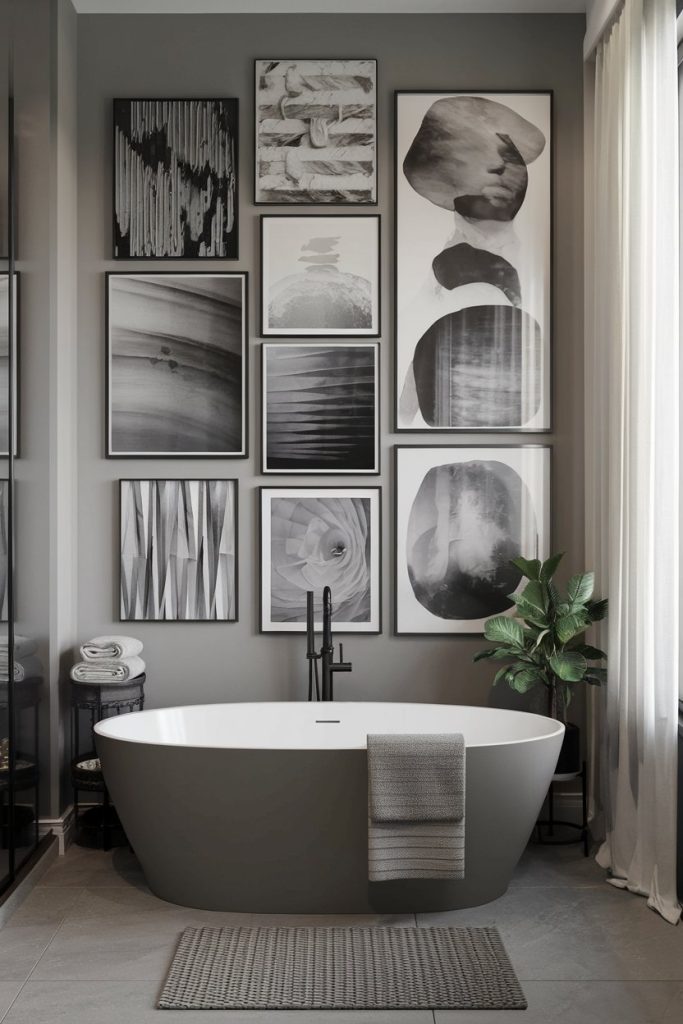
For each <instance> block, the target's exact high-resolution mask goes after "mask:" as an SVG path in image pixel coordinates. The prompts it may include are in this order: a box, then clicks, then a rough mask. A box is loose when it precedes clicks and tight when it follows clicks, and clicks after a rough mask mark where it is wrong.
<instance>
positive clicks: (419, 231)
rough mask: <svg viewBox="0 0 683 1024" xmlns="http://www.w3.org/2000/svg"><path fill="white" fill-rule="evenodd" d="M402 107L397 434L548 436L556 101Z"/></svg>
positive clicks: (522, 98)
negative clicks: (507, 432)
mask: <svg viewBox="0 0 683 1024" xmlns="http://www.w3.org/2000/svg"><path fill="white" fill-rule="evenodd" d="M396 104H397V110H396V114H397V139H396V214H397V243H396V249H397V252H396V312H397V317H396V324H397V328H396V329H397V358H396V408H397V424H396V425H397V429H398V430H415V431H419V430H437V431H451V430H453V431H457V430H498V431H500V430H529V431H531V430H547V429H549V426H550V298H551V296H550V238H551V156H550V153H551V144H552V140H551V96H550V94H549V93H502V94H490V95H489V94H487V95H480V94H476V95H474V94H467V93H445V94H444V93H412V92H411V93H406V92H399V93H397V95H396Z"/></svg>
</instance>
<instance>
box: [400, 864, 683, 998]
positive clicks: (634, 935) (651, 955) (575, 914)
mask: <svg viewBox="0 0 683 1024" xmlns="http://www.w3.org/2000/svg"><path fill="white" fill-rule="evenodd" d="M418 923H419V924H421V925H429V924H451V925H455V926H457V925H462V926H465V925H496V926H497V927H498V929H499V930H500V933H501V936H502V938H503V941H504V942H505V946H506V948H507V951H508V954H509V956H510V959H511V961H512V963H513V966H514V967H515V970H516V971H517V974H518V976H519V978H520V979H522V980H524V979H529V980H535V981H545V980H563V981H577V980H584V979H586V980H588V979H592V980H595V981H621V980H624V981H680V980H683V928H675V927H673V926H672V925H670V924H667V923H666V921H664V920H663V919H662V918H661V917H660V916H659V915H657V914H655V913H654V912H653V911H651V910H648V908H647V905H646V902H645V900H644V899H643V898H642V897H639V896H633V895H632V894H631V893H628V892H625V891H623V890H617V889H614V888H612V887H611V886H609V885H607V884H606V883H605V884H604V885H603V886H602V887H600V888H598V887H593V888H581V887H576V888H569V887H563V888H561V887H559V886H558V887H523V886H517V887H513V888H510V889H509V890H508V892H507V893H506V894H505V896H503V897H502V898H501V899H499V900H495V901H494V902H493V903H488V904H486V905H485V906H482V907H473V908H471V909H469V910H458V911H452V912H449V913H444V914H420V915H418Z"/></svg>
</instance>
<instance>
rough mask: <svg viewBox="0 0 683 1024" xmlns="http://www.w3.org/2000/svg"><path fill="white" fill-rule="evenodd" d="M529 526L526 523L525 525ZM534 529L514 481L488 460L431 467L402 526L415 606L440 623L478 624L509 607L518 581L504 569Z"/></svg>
mask: <svg viewBox="0 0 683 1024" xmlns="http://www.w3.org/2000/svg"><path fill="white" fill-rule="evenodd" d="M531 520H533V522H531ZM530 526H531V529H532V530H533V529H535V516H534V511H533V505H532V502H531V496H530V494H529V492H528V489H527V486H526V484H525V483H524V481H523V480H522V479H521V477H520V476H519V474H518V473H517V472H516V471H515V470H514V469H512V468H511V467H510V466H506V465H505V464H504V463H502V462H498V461H494V460H486V461H478V460H473V461H470V462H461V463H453V464H446V465H440V466H434V467H433V468H432V469H430V470H428V472H427V473H426V474H425V476H424V478H423V480H422V483H421V484H420V487H419V489H418V492H417V494H416V496H415V499H414V501H413V505H412V508H411V511H410V516H409V521H408V531H407V538H406V558H407V566H408V576H409V579H410V585H411V587H412V589H413V593H414V594H415V597H416V598H417V600H418V601H419V602H420V604H421V605H422V606H423V607H424V608H426V609H427V610H428V611H429V612H431V613H432V614H433V615H436V616H438V617H439V618H441V619H473V620H474V619H477V620H478V619H483V618H486V617H488V616H489V615H496V614H499V613H501V612H504V611H506V610H507V609H509V608H510V607H512V602H511V601H510V599H509V597H508V595H509V594H511V593H513V591H514V590H515V589H516V588H517V586H518V585H519V582H520V579H521V575H520V573H519V571H518V570H517V569H516V568H515V567H514V566H512V565H511V564H510V559H511V558H515V557H516V556H517V555H519V554H520V548H521V543H522V531H523V530H524V533H525V536H526V535H528V534H529V531H530Z"/></svg>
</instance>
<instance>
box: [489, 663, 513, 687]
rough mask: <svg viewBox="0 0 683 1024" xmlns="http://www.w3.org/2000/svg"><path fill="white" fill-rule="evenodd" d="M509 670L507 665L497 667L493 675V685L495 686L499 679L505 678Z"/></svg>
mask: <svg viewBox="0 0 683 1024" xmlns="http://www.w3.org/2000/svg"><path fill="white" fill-rule="evenodd" d="M509 671H510V669H509V668H508V666H507V665H505V666H504V667H503V668H499V669H498V671H497V672H496V674H495V676H494V677H493V685H494V686H496V685H497V684H498V683H499V682H500V681H501V679H505V677H506V676H507V674H508V672H509Z"/></svg>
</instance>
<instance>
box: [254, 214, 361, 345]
mask: <svg viewBox="0 0 683 1024" xmlns="http://www.w3.org/2000/svg"><path fill="white" fill-rule="evenodd" d="M379 250H380V218H379V216H375V215H372V214H365V215H361V216H354V215H348V216H345V215H344V214H332V215H328V216H326V217H325V216H323V217H320V216H317V215H315V214H304V215H303V216H301V215H300V216H293V217H288V216H286V215H283V214H267V215H264V216H262V217H261V335H262V336H263V337H264V338H268V337H270V338H289V337H304V338H306V337H308V338H328V337H357V338H358V337H364V338H377V337H379V334H380V276H379V275H380V270H379V267H380V252H379Z"/></svg>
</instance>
